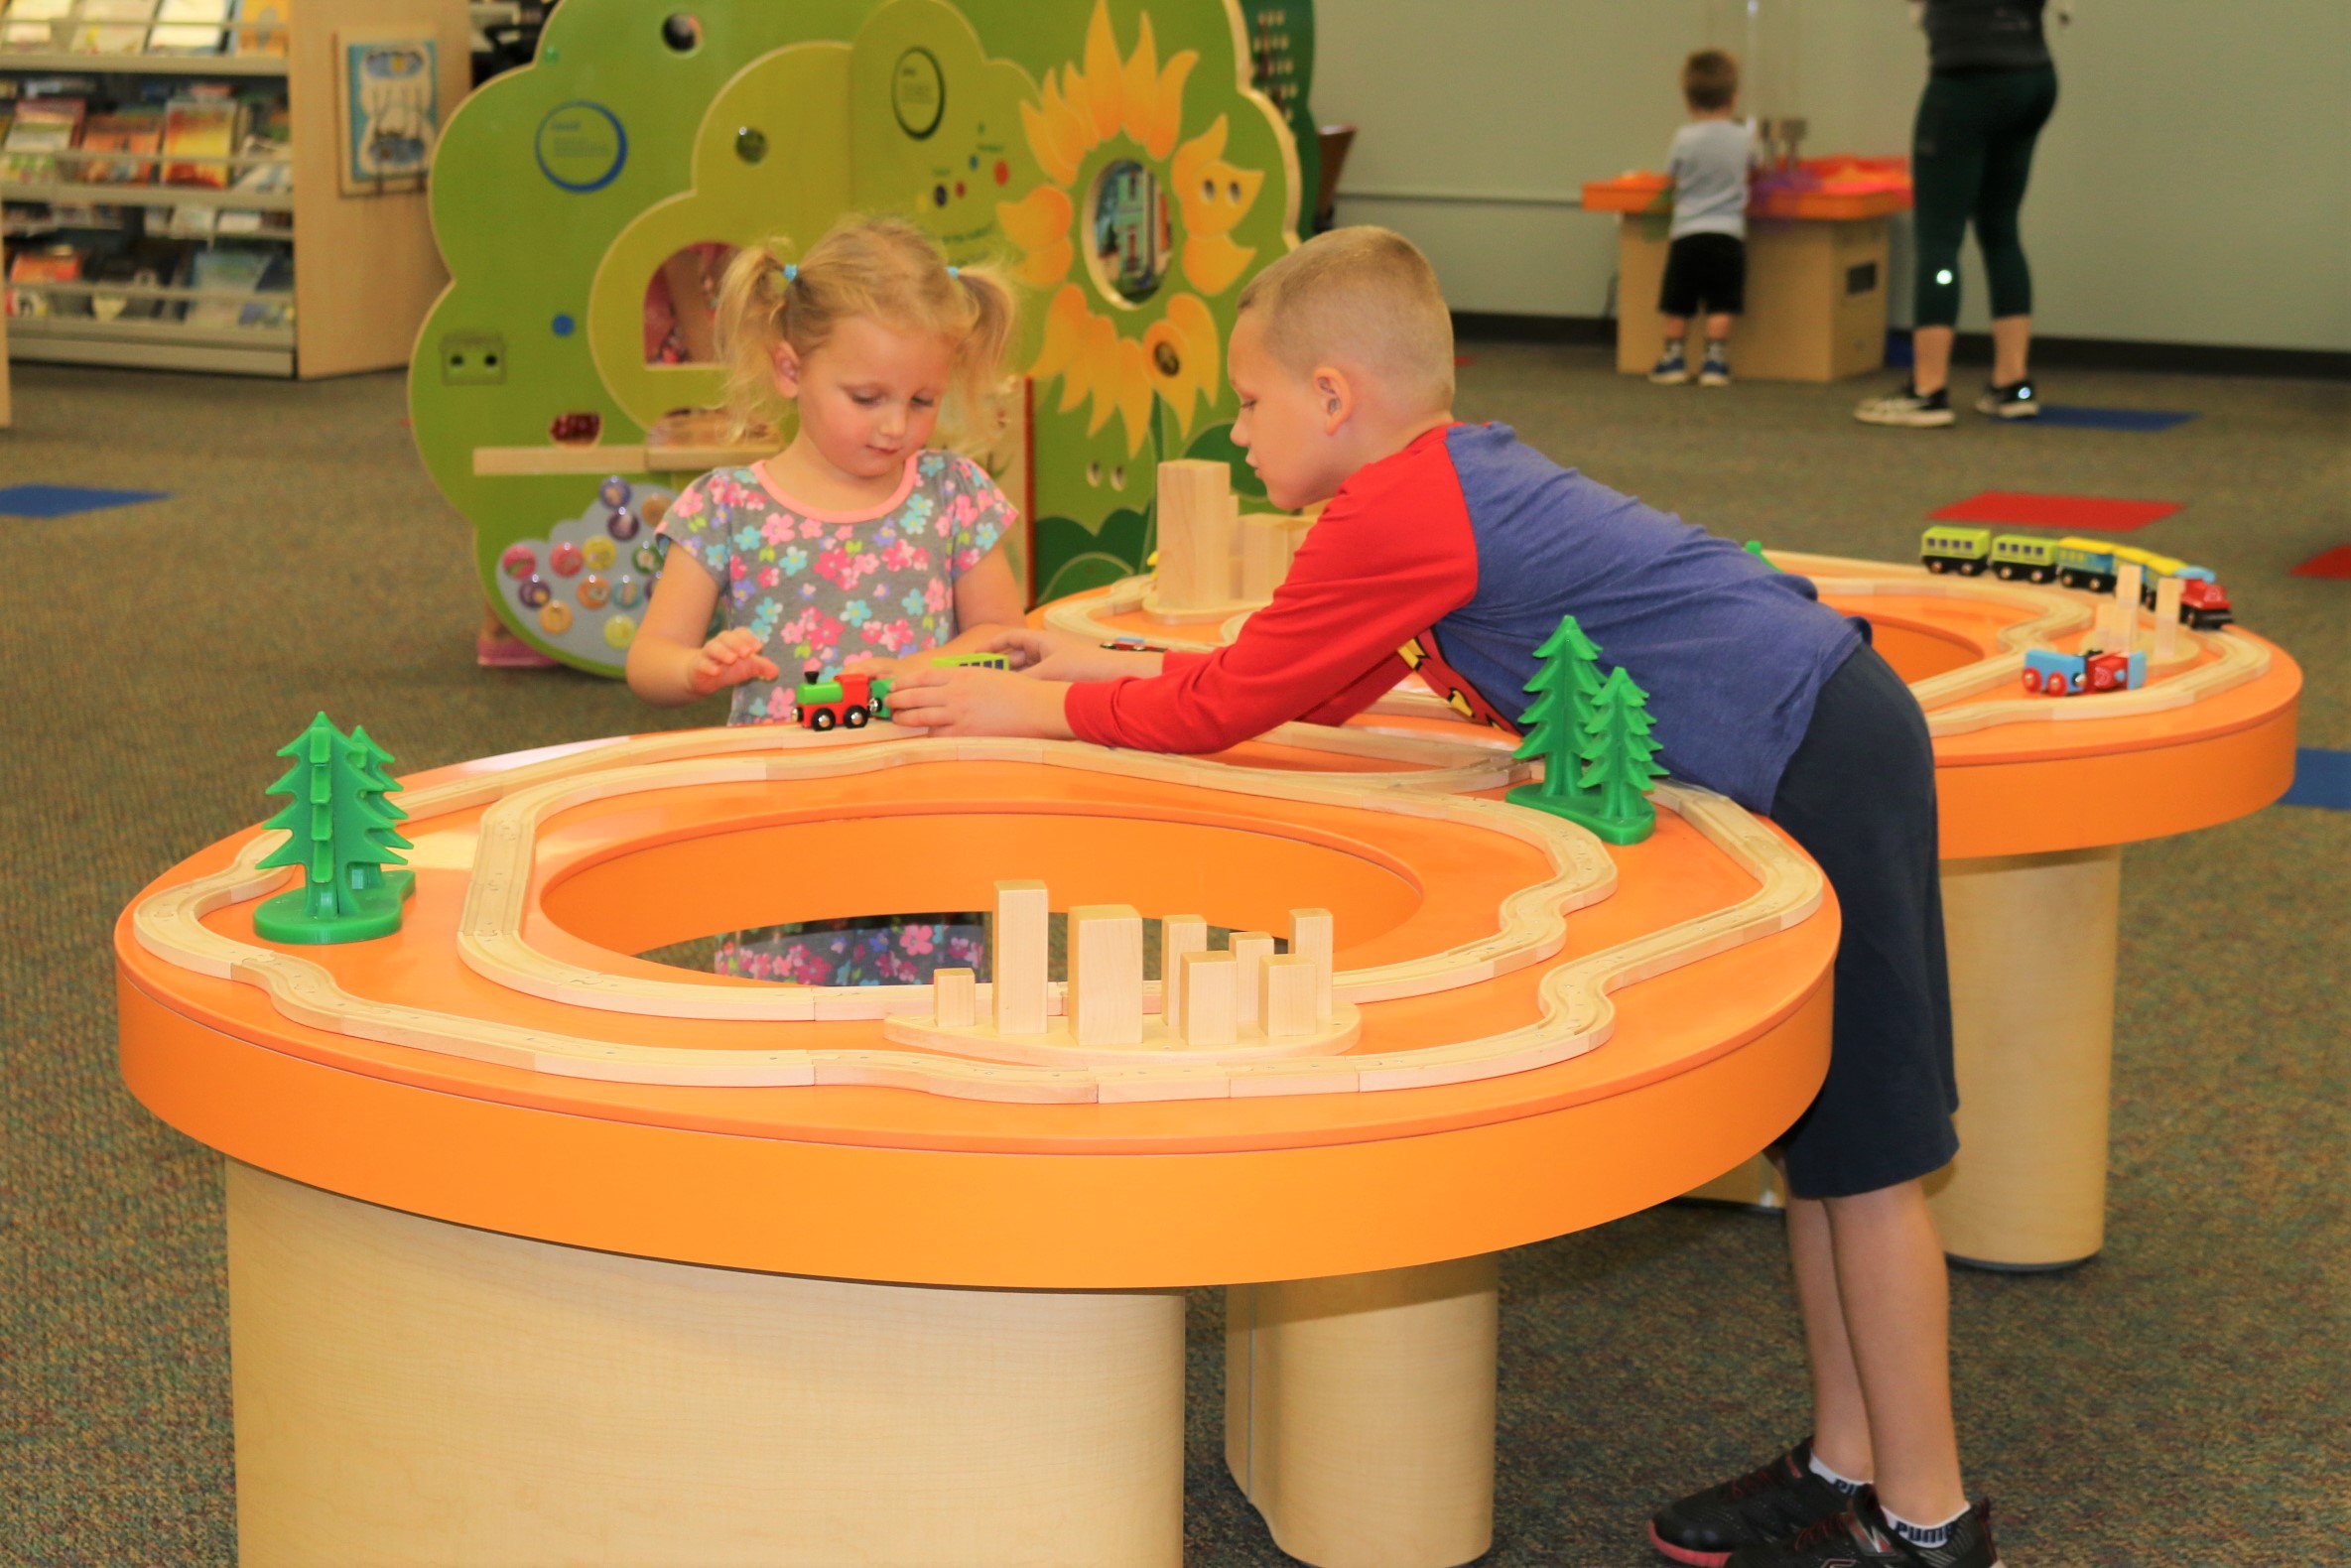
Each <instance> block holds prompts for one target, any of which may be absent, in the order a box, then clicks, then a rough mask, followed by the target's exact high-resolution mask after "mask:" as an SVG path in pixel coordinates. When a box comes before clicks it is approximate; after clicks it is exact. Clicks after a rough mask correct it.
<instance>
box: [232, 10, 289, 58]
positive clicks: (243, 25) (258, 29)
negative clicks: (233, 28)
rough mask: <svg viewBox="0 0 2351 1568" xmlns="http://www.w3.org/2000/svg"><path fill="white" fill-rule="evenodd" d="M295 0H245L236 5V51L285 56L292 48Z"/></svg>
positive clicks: (239, 52)
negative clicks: (291, 30)
mask: <svg viewBox="0 0 2351 1568" xmlns="http://www.w3.org/2000/svg"><path fill="white" fill-rule="evenodd" d="M293 25H294V0H244V3H243V4H242V5H240V6H238V7H237V35H236V52H237V53H238V54H240V55H284V54H288V53H290V52H291V51H292V48H293V44H294V35H293V33H292V32H290V31H289V29H291V28H292V27H293Z"/></svg>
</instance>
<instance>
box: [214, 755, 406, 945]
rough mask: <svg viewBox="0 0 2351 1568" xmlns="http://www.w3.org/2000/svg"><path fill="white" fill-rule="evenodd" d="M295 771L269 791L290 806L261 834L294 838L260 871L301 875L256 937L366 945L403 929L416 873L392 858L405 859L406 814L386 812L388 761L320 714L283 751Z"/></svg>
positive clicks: (258, 920) (269, 906)
mask: <svg viewBox="0 0 2351 1568" xmlns="http://www.w3.org/2000/svg"><path fill="white" fill-rule="evenodd" d="M278 755H279V756H282V757H286V758H289V759H290V760H291V762H292V766H290V767H288V768H287V769H286V774H285V777H283V778H281V779H279V780H278V781H277V782H276V783H275V784H272V785H271V786H270V787H269V793H270V794H272V795H291V796H293V797H294V798H293V799H292V800H290V801H288V802H287V803H286V806H285V808H284V809H283V810H282V811H280V812H279V813H278V814H277V815H276V816H275V817H272V818H271V819H270V820H269V821H268V822H266V823H264V824H263V825H262V826H264V827H267V828H283V829H285V830H286V831H287V832H288V833H290V834H292V835H293V837H292V838H290V839H288V840H287V841H286V842H285V843H284V844H282V845H280V846H279V847H278V848H277V849H275V850H273V851H272V852H271V853H270V855H269V857H268V858H266V859H264V860H263V861H262V862H261V867H262V868H264V869H266V868H267V867H270V866H273V865H288V866H292V867H294V868H295V869H296V870H297V871H299V872H300V873H301V877H300V880H299V881H297V882H296V883H295V885H294V886H293V887H292V888H291V889H290V890H288V891H286V892H283V893H280V894H278V895H277V896H276V897H274V898H266V899H264V900H262V901H261V903H260V904H258V905H257V906H255V908H254V910H253V930H254V933H255V934H256V935H257V936H259V937H261V938H262V939H263V940H264V941H268V942H292V943H308V944H313V945H318V944H325V943H332V942H364V941H366V940H367V939H368V938H370V937H383V936H390V935H391V934H392V933H393V932H395V931H397V930H399V929H400V913H401V911H400V906H401V904H402V902H403V901H404V900H405V899H406V898H407V897H408V896H409V894H410V893H411V892H413V891H415V888H416V873H415V872H414V871H386V870H385V869H384V866H385V865H387V864H391V865H403V864H406V863H407V862H406V861H404V860H403V859H402V858H401V857H400V855H399V854H397V853H395V852H394V851H395V850H399V849H408V848H409V847H410V846H409V843H408V841H407V840H406V839H403V838H402V837H401V836H400V828H399V825H400V824H401V823H403V822H406V821H407V820H408V813H406V812H404V811H402V810H401V809H400V808H399V807H398V806H395V805H393V804H392V801H391V799H390V797H391V795H392V793H393V792H394V791H395V790H397V789H399V788H400V785H399V783H398V782H397V781H396V780H395V779H394V778H393V777H392V775H391V774H390V773H388V772H387V771H385V769H386V768H387V767H388V766H389V764H390V763H391V760H392V754H391V753H390V752H388V751H386V750H385V749H384V748H383V747H381V746H379V745H377V744H376V743H375V741H374V740H372V739H370V738H369V736H368V733H367V731H366V730H365V729H363V728H357V727H354V728H353V729H352V730H351V732H350V733H349V734H347V735H346V734H344V733H343V732H342V731H341V730H339V729H337V728H335V727H334V725H333V724H332V723H331V722H329V721H328V719H327V716H326V715H325V714H321V715H319V717H318V718H316V719H312V720H311V723H310V727H309V728H308V729H305V730H304V731H303V732H302V733H301V734H300V735H298V736H296V737H295V739H294V740H293V742H292V743H290V744H288V745H285V746H282V747H280V748H279V750H278Z"/></svg>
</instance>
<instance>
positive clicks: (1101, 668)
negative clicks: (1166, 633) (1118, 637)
mask: <svg viewBox="0 0 2351 1568" xmlns="http://www.w3.org/2000/svg"><path fill="white" fill-rule="evenodd" d="M983 650H984V651H985V652H988V653H1003V654H1009V655H1011V658H1012V668H1014V669H1015V670H1018V671H1019V672H1020V673H1021V674H1023V675H1033V676H1035V677H1036V678H1037V679H1038V680H1041V681H1115V680H1117V679H1119V678H1120V677H1121V676H1128V675H1157V674H1158V673H1159V662H1160V661H1159V655H1157V654H1155V653H1127V652H1122V651H1120V650H1117V649H1113V648H1105V647H1103V646H1101V645H1100V644H1099V643H1097V642H1095V641H1093V640H1092V639H1091V638H1087V637H1081V636H1079V635H1077V634H1076V633H1075V632H1067V631H1041V630H1037V629H1034V628H1031V627H1026V626H1013V627H1007V628H1006V629H1005V630H1003V631H1002V632H999V633H998V634H997V635H996V636H994V637H992V638H990V639H989V640H988V641H987V642H986V643H985V644H984V645H983Z"/></svg>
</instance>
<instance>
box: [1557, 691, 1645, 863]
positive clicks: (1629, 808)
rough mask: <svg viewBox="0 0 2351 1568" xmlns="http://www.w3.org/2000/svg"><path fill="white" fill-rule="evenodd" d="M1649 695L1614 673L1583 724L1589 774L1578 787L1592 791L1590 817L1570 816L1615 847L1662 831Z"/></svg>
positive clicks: (1578, 813) (1582, 812)
mask: <svg viewBox="0 0 2351 1568" xmlns="http://www.w3.org/2000/svg"><path fill="white" fill-rule="evenodd" d="M1648 705H1649V697H1648V693H1646V692H1644V691H1642V690H1641V689H1640V688H1639V687H1638V686H1636V685H1634V684H1633V677H1632V676H1630V675H1627V674H1626V673H1625V672H1624V671H1623V670H1621V669H1619V670H1615V671H1612V672H1610V674H1609V678H1608V680H1607V682H1606V683H1604V684H1603V685H1602V686H1601V688H1600V695H1599V696H1598V697H1596V698H1594V699H1593V704H1592V716H1591V717H1590V718H1589V719H1586V720H1585V721H1584V746H1583V752H1582V755H1583V759H1584V768H1583V772H1582V774H1581V776H1580V777H1579V778H1578V780H1577V782H1578V783H1580V784H1582V785H1583V786H1584V787H1585V788H1586V789H1588V790H1590V791H1592V793H1593V795H1594V797H1595V800H1594V802H1593V804H1592V806H1591V807H1590V808H1589V811H1587V810H1585V809H1578V810H1575V811H1572V812H1570V813H1569V817H1570V819H1571V820H1572V821H1575V822H1579V823H1582V824H1583V825H1584V826H1585V827H1587V828H1589V829H1591V830H1592V831H1593V832H1594V833H1595V834H1597V835H1599V836H1600V837H1601V838H1603V839H1606V840H1607V841H1608V842H1609V843H1611V844H1638V843H1640V841H1641V840H1643V839H1645V838H1647V837H1648V836H1649V835H1650V834H1651V833H1654V832H1655V831H1656V828H1657V808H1656V806H1655V805H1654V804H1652V803H1651V802H1650V800H1649V787H1650V785H1651V784H1652V783H1653V782H1654V781H1655V780H1657V779H1660V778H1663V777H1664V776H1665V770H1664V769H1663V768H1661V767H1659V766H1657V764H1656V762H1655V761H1654V760H1652V759H1653V758H1654V757H1655V756H1656V754H1657V742H1655V741H1654V740H1651V739H1650V738H1649V726H1650V725H1651V724H1652V723H1654V722H1655V720H1654V719H1650V718H1649V714H1648Z"/></svg>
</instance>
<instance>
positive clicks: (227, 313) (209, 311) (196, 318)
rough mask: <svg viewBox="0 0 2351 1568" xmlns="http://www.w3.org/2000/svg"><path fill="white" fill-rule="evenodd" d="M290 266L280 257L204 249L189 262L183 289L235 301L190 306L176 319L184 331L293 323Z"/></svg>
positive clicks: (191, 303) (279, 254) (195, 302)
mask: <svg viewBox="0 0 2351 1568" xmlns="http://www.w3.org/2000/svg"><path fill="white" fill-rule="evenodd" d="M292 278H293V263H292V261H291V259H290V258H289V257H287V256H286V254H285V253H284V252H282V251H279V252H271V251H266V250H239V249H235V248H222V247H220V246H214V245H207V246H205V247H204V248H203V249H201V250H199V251H196V253H195V254H194V255H192V256H191V257H190V258H189V263H188V287H190V288H191V289H198V290H202V291H203V292H205V293H207V294H214V295H222V296H230V295H233V296H240V298H221V299H210V300H191V301H189V302H188V312H187V314H186V315H185V316H183V317H182V318H181V321H182V323H183V324H184V325H186V326H189V327H207V328H210V329H212V330H219V329H222V328H226V327H283V326H285V325H286V324H287V323H288V322H290V321H292V320H293V319H294V293H293V287H292Z"/></svg>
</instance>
